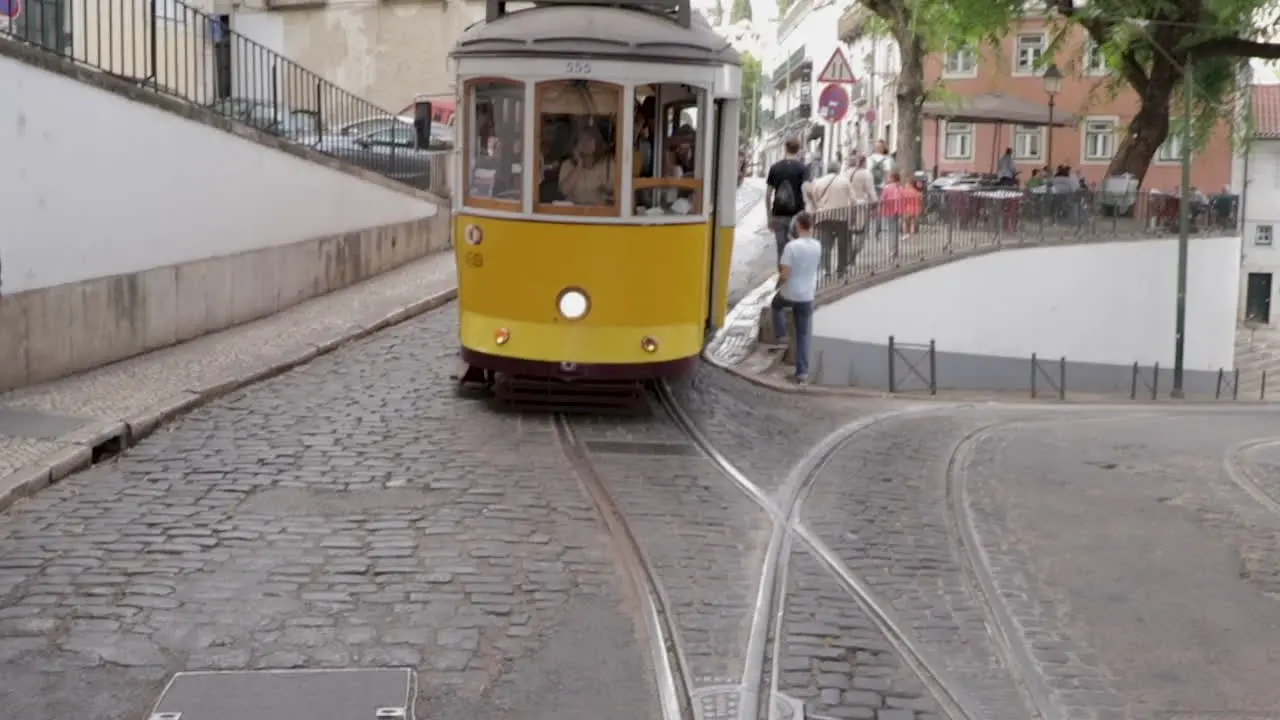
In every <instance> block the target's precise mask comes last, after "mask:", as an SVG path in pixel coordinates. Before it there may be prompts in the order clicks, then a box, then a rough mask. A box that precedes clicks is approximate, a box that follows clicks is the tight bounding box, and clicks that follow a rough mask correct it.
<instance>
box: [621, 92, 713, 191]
mask: <svg viewBox="0 0 1280 720" xmlns="http://www.w3.org/2000/svg"><path fill="white" fill-rule="evenodd" d="M705 97H706V93H705V91H703V90H702V89H700V88H696V87H692V86H689V85H682V84H678V83H654V84H650V85H640V86H637V87H636V95H635V98H634V105H633V106H634V108H635V114H636V137H635V141H634V142H635V148H634V152H635V159H634V160H633V170H634V173H635V180H634V187H635V214H636V215H651V216H653V215H657V216H661V215H699V214H701V213H702V183H703V181H702V174H703V168H702V163H701V162H700V160H699V158H700V157H701V156H702V146H703V144H704V143H703V137H704V133H703V132H702V131H701V130H700V128H699V122H698V119H699V114H700V113H701V112H702V109H703V107H704V106H705Z"/></svg>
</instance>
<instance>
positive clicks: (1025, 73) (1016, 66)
mask: <svg viewBox="0 0 1280 720" xmlns="http://www.w3.org/2000/svg"><path fill="white" fill-rule="evenodd" d="M1024 38H1039V39H1040V54H1039V55H1038V56H1036V59H1035V61H1034V62H1032V63H1031V64H1030V65H1029V66H1027V67H1023V66H1022V40H1023V39H1024ZM1048 50H1049V33H1046V32H1020V33H1018V34H1017V35H1014V37H1013V75H1014V77H1032V76H1035V75H1038V74H1039V65H1040V60H1041V59H1042V58H1044V54H1045V53H1046V52H1048Z"/></svg>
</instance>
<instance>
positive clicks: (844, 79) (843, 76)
mask: <svg viewBox="0 0 1280 720" xmlns="http://www.w3.org/2000/svg"><path fill="white" fill-rule="evenodd" d="M818 82H820V83H856V82H858V79H857V78H855V77H854V76H853V68H851V67H849V61H848V60H846V59H845V57H844V53H843V52H841V51H840V48H836V51H835V52H833V53H831V59H830V60H828V61H827V64H826V65H825V66H823V68H822V74H820V75H818Z"/></svg>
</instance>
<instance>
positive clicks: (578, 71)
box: [564, 60, 591, 75]
mask: <svg viewBox="0 0 1280 720" xmlns="http://www.w3.org/2000/svg"><path fill="white" fill-rule="evenodd" d="M564 72H565V74H566V75H590V74H591V63H589V62H587V61H586V60H569V61H567V62H565V64H564Z"/></svg>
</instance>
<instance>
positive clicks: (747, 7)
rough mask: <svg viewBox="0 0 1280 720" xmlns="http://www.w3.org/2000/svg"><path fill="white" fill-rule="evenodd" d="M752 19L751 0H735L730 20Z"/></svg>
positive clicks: (730, 12)
mask: <svg viewBox="0 0 1280 720" xmlns="http://www.w3.org/2000/svg"><path fill="white" fill-rule="evenodd" d="M743 20H746V21H747V22H750V21H751V0H733V8H732V9H731V10H730V11H729V22H731V23H736V22H741V21H743Z"/></svg>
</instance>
